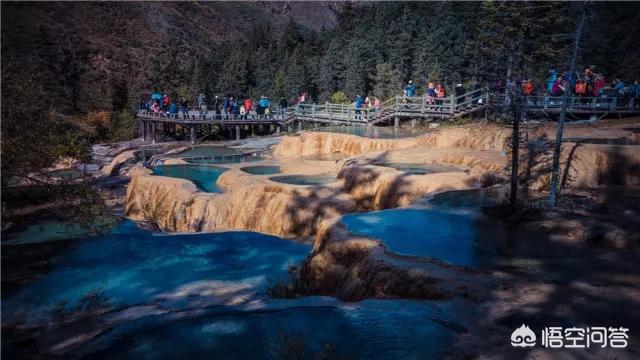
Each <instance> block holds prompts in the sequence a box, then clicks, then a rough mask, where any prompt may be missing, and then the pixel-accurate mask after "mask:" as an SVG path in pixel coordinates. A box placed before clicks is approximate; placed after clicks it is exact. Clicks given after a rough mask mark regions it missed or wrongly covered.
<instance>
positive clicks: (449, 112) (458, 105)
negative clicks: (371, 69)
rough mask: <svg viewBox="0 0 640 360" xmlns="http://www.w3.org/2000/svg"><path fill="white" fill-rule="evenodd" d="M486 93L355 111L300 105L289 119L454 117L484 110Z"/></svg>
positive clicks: (401, 99) (404, 100) (401, 100)
mask: <svg viewBox="0 0 640 360" xmlns="http://www.w3.org/2000/svg"><path fill="white" fill-rule="evenodd" d="M486 90H487V89H486V88H481V89H476V90H472V91H470V92H468V93H465V94H463V95H460V96H455V95H452V96H448V97H443V98H430V97H427V96H413V97H406V96H396V97H393V98H391V99H388V100H386V101H384V102H382V103H381V104H380V107H377V108H373V107H361V108H356V107H355V105H354V104H335V103H325V104H313V103H302V104H297V105H295V106H293V107H292V108H291V110H290V112H289V116H290V117H291V118H302V119H322V120H326V121H336V122H339V121H348V122H356V123H370V122H377V121H381V120H384V119H387V118H389V117H393V116H412V115H416V116H423V117H427V116H435V117H437V116H443V117H455V116H457V115H458V114H460V113H462V112H468V111H473V110H474V109H479V108H482V107H484V106H485V105H486V104H487V102H488V97H487V96H488V95H487V91H486Z"/></svg>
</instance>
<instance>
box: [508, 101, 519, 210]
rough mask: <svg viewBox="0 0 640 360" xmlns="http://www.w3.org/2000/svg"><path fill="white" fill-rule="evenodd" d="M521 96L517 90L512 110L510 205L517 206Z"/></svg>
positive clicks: (512, 102)
mask: <svg viewBox="0 0 640 360" xmlns="http://www.w3.org/2000/svg"><path fill="white" fill-rule="evenodd" d="M520 101H521V97H520V96H519V95H518V93H517V90H516V92H515V93H514V94H512V97H511V110H512V111H513V126H512V133H511V195H510V196H509V205H511V207H513V208H515V207H516V204H517V203H518V160H519V158H520V118H521V115H522V109H521V105H520Z"/></svg>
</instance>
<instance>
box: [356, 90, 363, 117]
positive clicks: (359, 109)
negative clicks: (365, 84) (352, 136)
mask: <svg viewBox="0 0 640 360" xmlns="http://www.w3.org/2000/svg"><path fill="white" fill-rule="evenodd" d="M354 105H355V108H356V120H362V105H364V98H363V97H362V96H360V95H357V96H356V102H355V104H354Z"/></svg>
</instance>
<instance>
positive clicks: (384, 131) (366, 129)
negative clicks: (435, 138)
mask: <svg viewBox="0 0 640 360" xmlns="http://www.w3.org/2000/svg"><path fill="white" fill-rule="evenodd" d="M313 131H319V132H331V133H340V134H350V135H356V136H361V137H366V138H372V139H400V138H407V137H413V136H420V135H424V134H425V133H426V131H425V130H418V129H403V128H400V129H398V128H394V127H392V126H324V127H318V128H315V129H313Z"/></svg>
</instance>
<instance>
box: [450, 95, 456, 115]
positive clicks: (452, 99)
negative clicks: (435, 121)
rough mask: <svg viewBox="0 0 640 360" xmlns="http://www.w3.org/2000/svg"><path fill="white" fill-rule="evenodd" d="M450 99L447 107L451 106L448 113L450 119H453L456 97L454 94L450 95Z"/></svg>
mask: <svg viewBox="0 0 640 360" xmlns="http://www.w3.org/2000/svg"><path fill="white" fill-rule="evenodd" d="M450 98H451V100H450V103H449V106H451V108H450V109H449V112H450V113H451V117H453V114H454V113H455V111H456V97H455V95H454V94H451V95H450Z"/></svg>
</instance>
